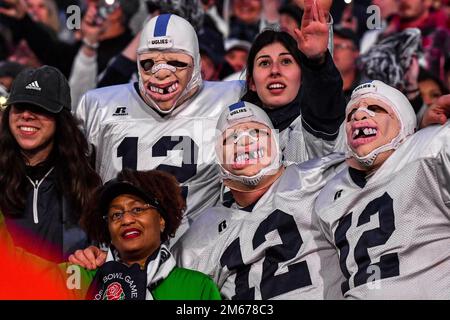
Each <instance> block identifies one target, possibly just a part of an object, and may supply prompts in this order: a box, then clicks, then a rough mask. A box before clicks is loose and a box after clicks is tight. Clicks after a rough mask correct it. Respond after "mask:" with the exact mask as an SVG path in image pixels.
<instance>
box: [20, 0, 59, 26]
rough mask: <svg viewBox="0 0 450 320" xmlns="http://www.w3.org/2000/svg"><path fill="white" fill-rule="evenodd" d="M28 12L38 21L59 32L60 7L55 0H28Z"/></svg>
mask: <svg viewBox="0 0 450 320" xmlns="http://www.w3.org/2000/svg"><path fill="white" fill-rule="evenodd" d="M26 4H27V13H28V15H29V16H30V17H31V19H33V20H34V21H36V22H41V23H44V24H46V25H47V26H49V27H50V28H52V29H53V30H54V31H55V32H59V29H60V27H59V19H58V9H57V7H56V3H55V1H53V0H26Z"/></svg>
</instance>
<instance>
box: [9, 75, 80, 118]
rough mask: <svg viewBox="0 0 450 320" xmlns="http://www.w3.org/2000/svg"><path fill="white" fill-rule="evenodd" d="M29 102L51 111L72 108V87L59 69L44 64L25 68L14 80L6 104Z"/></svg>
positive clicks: (56, 111)
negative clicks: (38, 66) (35, 67)
mask: <svg viewBox="0 0 450 320" xmlns="http://www.w3.org/2000/svg"><path fill="white" fill-rule="evenodd" d="M18 103H28V104H32V105H36V106H39V107H41V108H43V109H45V110H47V111H48V112H51V113H60V112H61V111H62V110H63V109H64V108H65V109H67V110H69V111H70V110H71V105H72V102H71V98H70V87H69V83H68V82H67V79H66V77H64V75H63V74H62V73H61V71H59V70H58V69H56V68H54V67H51V66H42V67H40V68H37V69H25V70H23V71H21V72H20V73H19V74H18V75H17V77H16V79H15V80H14V82H13V84H12V87H11V92H10V94H9V98H8V101H7V102H6V105H11V104H18Z"/></svg>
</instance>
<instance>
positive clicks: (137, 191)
mask: <svg viewBox="0 0 450 320" xmlns="http://www.w3.org/2000/svg"><path fill="white" fill-rule="evenodd" d="M122 194H131V195H135V196H138V197H139V198H141V199H142V200H144V201H145V202H146V203H148V204H150V205H152V206H154V207H155V208H156V209H157V210H158V211H159V212H160V213H161V214H163V212H164V211H163V210H162V209H161V207H160V205H159V202H158V200H156V199H155V197H154V196H153V195H152V194H149V193H148V192H145V191H144V190H142V188H140V187H138V186H136V185H134V184H133V183H131V182H129V181H119V180H118V179H117V178H114V179H112V180H109V181H108V182H107V183H105V185H104V186H103V188H102V191H101V192H100V202H99V206H100V212H101V214H102V215H103V216H104V215H107V214H108V208H109V205H110V203H111V201H113V200H114V198H116V197H118V196H120V195H122Z"/></svg>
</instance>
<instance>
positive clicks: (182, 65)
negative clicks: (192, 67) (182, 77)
mask: <svg viewBox="0 0 450 320" xmlns="http://www.w3.org/2000/svg"><path fill="white" fill-rule="evenodd" d="M167 64H168V65H169V66H172V67H175V68H186V67H187V66H188V64H187V63H186V62H183V61H178V60H169V61H167Z"/></svg>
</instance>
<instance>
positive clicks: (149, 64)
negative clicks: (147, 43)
mask: <svg viewBox="0 0 450 320" xmlns="http://www.w3.org/2000/svg"><path fill="white" fill-rule="evenodd" d="M155 62H158V61H155V60H153V59H144V60H139V64H140V65H141V67H142V69H143V70H144V71H145V72H150V71H151V70H152V68H153V66H154V65H155ZM165 63H166V64H168V65H169V66H172V67H175V68H176V69H177V71H178V70H183V69H186V68H188V67H191V65H190V64H189V63H187V62H183V61H178V60H169V61H166V62H165Z"/></svg>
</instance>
